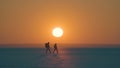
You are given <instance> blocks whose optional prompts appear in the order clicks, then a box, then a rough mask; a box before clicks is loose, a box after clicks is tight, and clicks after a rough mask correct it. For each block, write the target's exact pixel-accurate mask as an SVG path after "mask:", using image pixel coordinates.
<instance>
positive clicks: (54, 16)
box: [0, 0, 120, 44]
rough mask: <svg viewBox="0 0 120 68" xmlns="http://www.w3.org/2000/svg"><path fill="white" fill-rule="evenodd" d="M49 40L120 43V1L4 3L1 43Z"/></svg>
mask: <svg viewBox="0 0 120 68" xmlns="http://www.w3.org/2000/svg"><path fill="white" fill-rule="evenodd" d="M55 27H61V28H62V29H63V30H64V35H63V36H62V37H61V38H55V37H54V36H52V29H53V28H55ZM47 41H49V42H52V43H54V42H59V43H69V44H70V43H77V44H84V43H85V44H120V0H0V44H19V43H20V44H21V43H22V44H24V43H45V42H47Z"/></svg>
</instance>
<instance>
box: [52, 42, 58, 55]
mask: <svg viewBox="0 0 120 68" xmlns="http://www.w3.org/2000/svg"><path fill="white" fill-rule="evenodd" d="M55 51H56V52H57V54H58V48H57V43H55V44H54V50H53V53H54V52H55Z"/></svg>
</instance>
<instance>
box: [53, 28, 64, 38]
mask: <svg viewBox="0 0 120 68" xmlns="http://www.w3.org/2000/svg"><path fill="white" fill-rule="evenodd" d="M52 35H53V36H54V37H61V36H62V35H63V29H62V28H60V27H56V28H54V29H53V30H52Z"/></svg>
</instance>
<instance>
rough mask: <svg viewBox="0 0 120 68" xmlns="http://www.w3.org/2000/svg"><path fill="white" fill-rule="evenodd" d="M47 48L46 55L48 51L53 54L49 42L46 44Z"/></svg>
mask: <svg viewBox="0 0 120 68" xmlns="http://www.w3.org/2000/svg"><path fill="white" fill-rule="evenodd" d="M45 48H46V54H47V52H48V51H49V52H50V53H51V51H50V44H49V42H48V43H45Z"/></svg>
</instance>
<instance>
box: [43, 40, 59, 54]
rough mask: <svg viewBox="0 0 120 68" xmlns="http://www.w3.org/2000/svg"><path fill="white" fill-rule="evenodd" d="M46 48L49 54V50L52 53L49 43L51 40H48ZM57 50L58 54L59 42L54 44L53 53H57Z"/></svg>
mask: <svg viewBox="0 0 120 68" xmlns="http://www.w3.org/2000/svg"><path fill="white" fill-rule="evenodd" d="M45 48H46V54H47V53H48V52H50V53H51V50H50V43H49V42H48V43H45ZM55 51H56V53H57V54H58V48H57V43H55V44H54V50H53V54H54V53H55Z"/></svg>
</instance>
